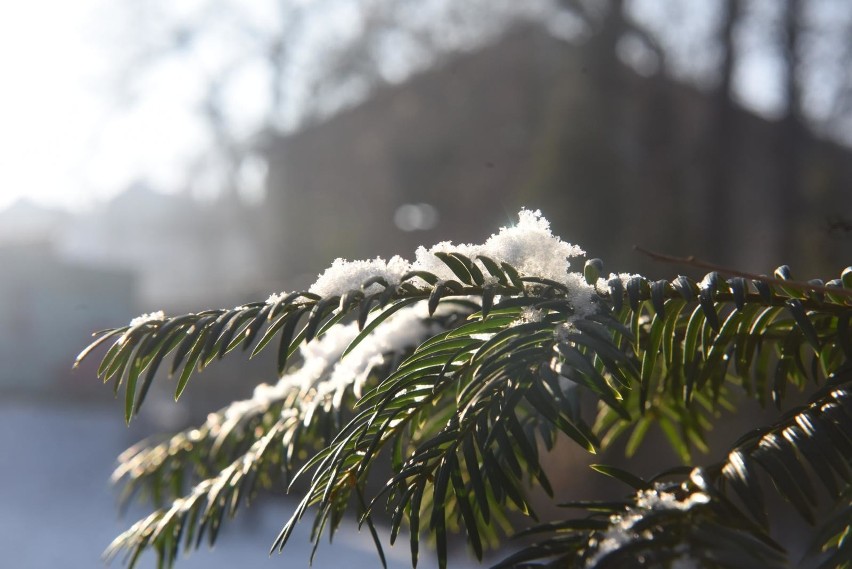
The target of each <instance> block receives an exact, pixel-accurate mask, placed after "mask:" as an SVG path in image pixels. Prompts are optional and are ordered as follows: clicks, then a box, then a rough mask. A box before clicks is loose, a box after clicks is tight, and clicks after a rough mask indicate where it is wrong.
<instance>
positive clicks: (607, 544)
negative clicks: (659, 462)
mask: <svg viewBox="0 0 852 569" xmlns="http://www.w3.org/2000/svg"><path fill="white" fill-rule="evenodd" d="M664 488H665V487H664V486H663V485H660V484H656V485H655V486H654V488H653V489H649V490H640V491H639V492H637V494H636V505H635V506H632V507H629V508H628V509H627V511H626V512H624V513H622V514H613V515H611V516H610V517H609V522H610V525H609V527H608V528H607V529H606V530H605V531H604V532H603V534H602V535H601V536H600V537H597V538H592V539H591V540H590V541H589V545H590V546H591V547H593V548H595V553H594V555H592V556H591V557H590V558H589V559H588V560H587V561H586V567H587V568H591V567H595V566H596V565H597V564H598V562H599V561H600V560H601V559H603V558H604V557H606V556H607V555H609V554H610V553H612V552H614V551H616V550H618V549H621V548H622V547H624V546H625V545H628V544H630V543H633V542H634V541H639V540H651V539H653V537H654V536H653V534H652V533H651V531H650V530H647V529H646V530H644V531H642V532H637V531H636V530H635V529H633V526H635V525H636V524H637V523H638V522H640V521H641V520H643V519H644V517H645V515H646V514H647V513H648V512H649V511H654V510H657V511H659V510H680V511H682V512H685V511H687V510H690V509H692V508H693V507H694V506H696V505H701V504H707V503H708V502H709V501H710V497H709V496H708V495H707V494H705V493H704V492H693V493H691V494H689V495H687V496H686V497H685V498H684V499H683V500H678V499H677V496H676V495H675V494H674V492H670V491H667V490H665V489H664ZM682 557H683V556H682Z"/></svg>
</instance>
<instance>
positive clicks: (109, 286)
mask: <svg viewBox="0 0 852 569" xmlns="http://www.w3.org/2000/svg"><path fill="white" fill-rule="evenodd" d="M134 284H135V281H134V278H133V275H132V274H131V273H130V272H129V271H124V270H117V269H101V268H93V267H89V266H85V265H81V264H78V263H71V262H67V261H63V260H61V259H60V258H59V257H58V256H57V255H56V254H55V251H54V249H53V246H52V245H51V244H50V243H48V242H45V241H35V242H17V243H8V244H4V245H0V389H2V390H5V391H9V390H12V391H20V392H33V393H37V392H42V393H45V392H48V391H50V390H57V391H58V392H59V393H68V392H71V391H74V390H75V389H77V387H75V385H73V384H72V381H74V383H78V382H76V381H75V380H76V378H73V379H72V375H71V365H72V364H73V362H74V358H75V357H76V355H77V354H78V353H79V352H80V350H81V349H82V348H83V347H85V346H86V344H88V343H89V342H90V341H91V333H92V332H94V331H96V330H102V329H104V328H109V327H115V326H117V325H122V324H124V323H126V322H127V321H128V319H129V318H130V317H131V316H132V315H133V313H134V310H135V307H134V305H135V302H134V300H135V298H134V292H135V291H134ZM90 363H91V362H90ZM86 371H87V374H86V375H87V377H86V383H88V384H92V385H95V383H96V382H92V381H91V379H92V378H93V377H94V370H93V369H92V370H88V369H87V370H86ZM79 383H80V389H83V388H84V387H83V386H82V382H79Z"/></svg>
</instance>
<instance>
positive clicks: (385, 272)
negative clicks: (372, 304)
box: [310, 255, 411, 297]
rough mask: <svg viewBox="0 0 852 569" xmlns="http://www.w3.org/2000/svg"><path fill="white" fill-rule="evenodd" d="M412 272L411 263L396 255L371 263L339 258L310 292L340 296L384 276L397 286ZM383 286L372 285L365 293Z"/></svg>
mask: <svg viewBox="0 0 852 569" xmlns="http://www.w3.org/2000/svg"><path fill="white" fill-rule="evenodd" d="M410 270H411V263H409V262H408V261H406V260H405V259H403V258H402V257H400V256H398V255H395V256H394V257H391V259H390V261H385V260H384V259H382V258H381V257H376V258H375V259H372V260H369V261H347V260H345V259H341V258H337V259H335V260H334V262H333V263H332V264H331V266H330V267H329V268H328V269H326V270H325V272H323V273H322V274H321V275H320V276H319V278H317V281H316V282H315V283H314V284H312V285H311V288H310V292H312V293H314V294H318V295H320V296H322V297H328V296H340V295H343V294H345V293H347V292H349V291H350V290H353V289H358V288H359V287H360V286H361V284H362V283H363V282H364V281H366V280H367V279H370V278H373V277H381V278H383V279H384V280H385V281H387V283H388V284H390V285H397V284H399V281H400V280H401V279H402V276H403V275H404V274H405V273H407V272H409V271H410ZM382 288H383V287H382V285H380V284H378V283H374V284H372V285H370V286H369V287H368V288H367V290H366V291H364V292H365V294H372V293H375V292H379V291H381V290H382Z"/></svg>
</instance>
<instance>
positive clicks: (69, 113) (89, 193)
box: [0, 0, 780, 211]
mask: <svg viewBox="0 0 852 569" xmlns="http://www.w3.org/2000/svg"><path fill="white" fill-rule="evenodd" d="M294 1H296V4H297V5H301V4H306V3H310V2H311V0H294ZM712 2H713V0H701V1H700V2H699V1H697V0H694V3H693V0H690V4H689V6H690V10H687V11H684V10H681V11H682V12H684V14H683V16H684V18H683V20H682V22H679V23H678V25H677V26H672V25H671V22H670V21H669V20H668V19H667V18H668V16H667V17H658V18H655V17H654V13H655V9H653V7H654V6H657V7H659V5H658V4H655V0H634V1H633V2H632V4H631V5H632V6H633V8H634V11H635V14H634V17H636V18H637V19H639V20H640V21H642V20H643V19H647V20H648V21H647V22H643V23H645V24H646V25H648V26H649V28H650V29H652V30H654V31H655V32H657V33H660V32H664V31H665V33H666V34H667V36H666V37H669V38H672V39H673V40H676V41H679V42H680V43H681V44H683V45H684V46H686V47H687V48H689V46H690V45H691V43H692V44H694V46H693V48H694V49H692V51H690V49H683V50H681V51H677V50H675V51H676V52H677V53H682V54H683V56H684V57H685V58H687V62H686V63H687V64H685V67H690V66H692V67H695V68H696V70H697V73H699V74H700V73H701V69H700V66H697V67H696V65H697V64H696V62H700V61H703V60H706V61H711V60H712V57H711V58H709V59H708V58H707V57H703V58H702V57H697V56H696V50H699V51H700V50H702V49H704V47H703V46H704V45H705V44H703V43H702V41H703V39H704V38H706V37H707V34H712V32H713V29H712V28H713V18H710V17H703V16H702V17H695V15H696V14H697V13H700V12H702V10H703V11H704V13H708V10H709V11H711V12H712V8H710V6H712ZM439 4H440V2H439ZM764 4H765V2H764ZM218 5H219V6H220V8H221V7H222V6H225V7H228V6H230V7H231V8H233V5H231V4H228V3H227V2H225V3H224V4H222V3H220V4H218ZM236 5H237V6H239V10H240V14H239V16H240V18H241V19H244V20H247V21H249V22H250V23H251V25H252V26H253V29H256V30H260V32H261V33H269V31H270V29H272V30H273V33H274V30H275V29H277V28H275V26H276V25H277V23H278V22H280V15H279V14H277V13H276V12H275V10H274V9H273V8H271V6H274V5H275V3H274V2H269V1H267V2H263V1H257V2H252V3H248V4H246V5H240V4H239V3H237V4H236ZM317 5H322V6H332V7H334V6H337V8H326V9H324V10H323V11H322V13H321V17H320V18H317V19H315V20H313V21H314V22H320V23H321V24H322V26H323V28H324V29H323V32H324V33H325V35H326V36H328V35H331V36H332V37H334V38H335V39H336V40H338V41H339V40H340V38H341V37H344V36H346V34H350V35H351V34H352V33H357V29H353V26H352V25H351V22H352V19H351V18H347V17H346V16H347V11H346V9H347V7H349V8H351V6H349V5H348V4H347V3H346V2H345V1H338V2H335V1H334V0H327V1H326V2H325V3H317ZM758 5H761V3H760V2H758ZM248 6H250V7H251V9H250V10H249V9H248ZM700 6H704V8H702V9H701V10H699V9H698V8H699V7H700ZM205 9H206V4H205V2H204V0H183V1H181V2H179V3H174V4H173V3H171V2H158V1H157V0H149V1H146V2H138V3H136V2H127V1H125V0H119V1H116V0H74V1H68V0H29V1H27V2H2V3H0V72H2V76H0V77H2V83H0V84H2V85H3V87H2V90H0V210H2V209H4V208H6V207H8V206H9V205H10V204H12V203H13V202H15V201H16V200H18V199H20V198H21V197H26V198H28V199H30V200H32V201H35V202H37V203H39V204H42V205H49V206H55V207H61V208H66V209H72V210H78V211H79V210H85V209H87V208H90V207H92V206H93V205H95V204H97V203H98V202H100V201H103V200H105V199H108V198H109V197H111V196H113V195H115V194H116V193H118V192H120V191H122V190H124V189H126V188H127V187H129V186H131V185H132V184H134V183H135V182H138V181H145V182H147V183H148V185H149V186H151V187H154V188H156V189H159V190H164V191H177V190H180V189H184V188H187V187H192V184H199V183H200V184H202V185H204V184H207V185H208V186H211V185H213V184H215V179H216V176H217V172H216V167H217V164H221V161H218V162H217V159H216V157H215V156H213V157H212V158H209V159H208V160H207V162H201V163H199V156H201V155H203V153H204V150H205V149H210V148H212V147H213V144H212V139H211V133H210V130H209V125H210V123H209V122H208V121H207V120H205V118H204V117H202V116H201V115H200V113H199V110H198V109H199V102H200V101H201V100H203V97H204V96H205V93H207V91H206V90H205V89H206V85H207V82H208V81H209V80H210V78H211V77H216V76H217V75H219V74H221V73H222V72H223V71H225V72H228V70H229V67H228V66H231V67H233V68H235V69H238V70H239V71H238V72H237V76H236V77H234V76H232V77H230V79H231V81H229V83H228V84H229V86H230V87H229V90H228V91H227V92H225V93H224V96H225V98H226V103H227V108H228V110H229V112H230V113H231V114H232V115H233V116H229V117H228V119H229V127H230V128H232V129H235V131H236V132H237V135H240V136H245V135H246V133H248V132H253V129H256V128H257V126H258V125H262V124H265V123H264V122H263V121H264V120H265V119H268V118H269V117H268V116H266V115H263V111H262V109H269V108H270V101H269V96H270V95H269V93H270V89H269V80H270V78H269V75H268V73H269V69H268V66H267V67H264V66H263V65H258V64H253V63H252V62H251V61H250V62H249V63H248V64H246V62H245V61H241V62H238V63H239V65H235V58H236V57H237V55H235V54H240V53H244V52H245V51H246V45H247V44H249V47H251V45H250V44H251V41H252V38H249V39H247V38H246V37H245V34H243V35H242V36H240V35H238V34H237V35H234V31H233V30H229V29H213V31H212V32H210V33H206V34H201V35H200V36H199V37H195V38H193V44H192V49H184V50H181V49H177V50H175V49H171V51H169V54H170V55H169V56H167V57H165V58H160V59H159V60H158V61H157V64H156V65H152V66H147V67H145V66H144V65H142V64H140V63H139V60H138V59H133V57H134V52H133V49H134V46H136V47H137V48H138V46H139V45H140V44H145V43H147V44H149V45H156V44H157V42H158V41H160V42H163V41H165V42H168V41H173V40H172V38H171V37H169V36H166V37H160V36H158V35H157V34H158V33H159V34H162V33H163V32H162V30H158V29H156V22H159V21H160V20H161V19H162V18H161V16H162V14H163V13H165V12H167V13H168V16H169V17H171V18H174V17H177V18H178V19H180V18H185V19H192V18H199V17H201V18H204V17H205V15H206V16H209V15H210V14H209V11H208V12H205ZM164 11H165V12H164ZM657 11H659V10H657ZM643 14H644V15H645V16H646V17H643V16H642V15H643ZM666 14H668V12H667V13H666ZM219 16H220V17H219V18H218V19H212V20H213V21H214V22H219V24H220V25H221V22H222V21H226V22H227V21H229V18H230V19H231V20H233V18H232V17H230V16H229V14H225V17H221V15H219ZM350 16H351V15H350ZM158 18H159V19H158ZM151 22H154V23H155V24H154V26H153V29H152V25H151ZM655 22H656V24H658V25H655ZM690 22H691V23H692V24H695V25H694V26H693V27H689V26H686V25H685V24H687V23H690ZM692 24H690V25H692ZM696 26H697V27H696ZM270 27H271V28H270ZM314 27H316V26H314ZM655 28H657V29H655ZM681 28H682V29H681ZM311 29H312V28H310V27H309V28H307V31H305V30H306V28H304V27H302V28H300V29H299V32H300V34H301V35H302V36H311ZM679 29H680V30H681V31H682V33H681V34H680V35H681V36H684V37H686V38H687V40H689V38H693V40H690V41H686V40H684V37H679V36H678V34H677V33H675V32H677V30H679ZM672 30H674V31H672ZM314 35H316V36H317V37H318V38H320V40H319V41H321V40H322V38H321V36H322V35H323V33H320V32H319V31H318V30H314ZM678 38H679V39H678ZM308 43H309V44H310V42H308ZM314 45H315V44H314ZM303 51H306V52H307V53H309V54H310V53H312V52H315V51H317V50H316V49H315V48H313V47H312V48H311V49H307V50H303ZM745 51H746V57H744V58H743V59H742V60H741V61H740V65H739V68H738V72H737V77H735V86H734V88H735V90H736V91H737V92H738V94H739V100H740V101H742V102H744V103H746V105H747V106H749V107H750V108H752V109H753V110H756V111H758V112H762V113H763V114H764V115H766V116H772V115H773V109H775V110H777V107H778V106H779V104H780V102H779V101H777V100H773V96H777V93H778V88H777V87H778V85H777V84H776V83H777V72H776V71H777V70H775V69H774V68H773V67H772V66H773V59H772V57H771V54H769V55H767V54H765V53H763V54H762V53H761V52H760V51H759V50H757V49H749V50H745ZM136 55H138V53H137V54H136ZM628 59H629V58H628ZM254 63H257V62H254ZM296 63H297V65H296V67H297V68H299V69H302V70H306V69H307V70H309V69H312V68H315V66H316V63H317V62H316V61H311V60H310V59H304V58H302V59H299V60H297V61H296ZM673 63H674V64H677V63H678V62H677V61H674V62H673ZM140 65H141V66H140ZM137 66H140V67H137ZM682 67H684V65H682ZM686 75H687V76H688V74H686ZM390 79H392V78H390ZM288 80H289V81H291V84H290V85H288V97H289V99H288V100H292V101H294V102H293V103H291V106H292V105H294V104H295V105H298V104H300V103H299V101H304V100H305V99H306V98H310V97H311V96H312V95H311V93H309V92H299V83H300V81H298V77H290V78H289V79H288ZM304 90H305V89H302V91H304ZM776 98H777V97H776ZM291 110H292V109H291ZM294 112H295V111H294ZM291 114H292V113H291ZM240 129H242V132H239V131H240ZM193 163H194V164H195V165H196V169H195V171H194V172H193V171H191V170H190V168H189V166H190V165H191V164H193ZM248 166H251V164H250V163H249V164H248ZM248 171H249V172H248V174H249V177H251V176H252V172H254V173H255V174H256V173H257V172H261V171H262V165H261V166H258V168H254V169H253V170H252V168H248ZM205 176H206V177H207V178H206V179H205ZM254 179H255V182H253V183H254V185H257V179H259V178H258V176H257V175H255V176H254ZM199 180H200V182H199ZM193 189H196V188H193Z"/></svg>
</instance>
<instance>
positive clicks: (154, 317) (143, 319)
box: [130, 310, 166, 326]
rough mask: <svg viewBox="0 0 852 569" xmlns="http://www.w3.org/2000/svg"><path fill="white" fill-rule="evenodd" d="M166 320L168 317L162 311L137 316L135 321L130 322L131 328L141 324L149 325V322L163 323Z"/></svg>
mask: <svg viewBox="0 0 852 569" xmlns="http://www.w3.org/2000/svg"><path fill="white" fill-rule="evenodd" d="M165 319H166V315H165V314H164V313H163V311H162V310H158V311H156V312H150V313H148V314H142V315H140V316H137V317H136V318H134V319H133V320H131V321H130V325H131V326H139V325H140V324H147V323H149V322H162V321H163V320H165Z"/></svg>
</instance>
